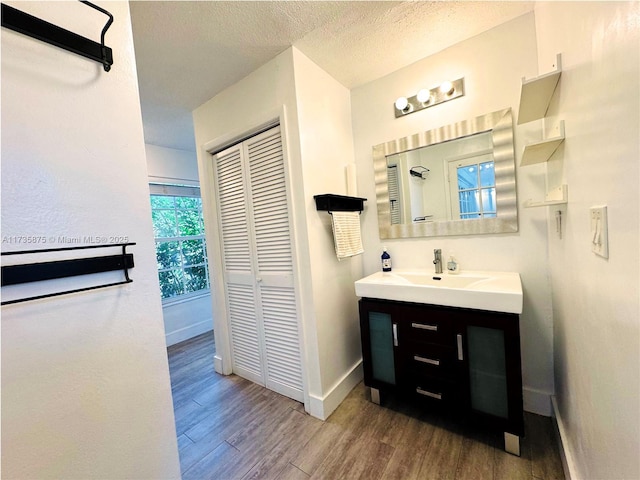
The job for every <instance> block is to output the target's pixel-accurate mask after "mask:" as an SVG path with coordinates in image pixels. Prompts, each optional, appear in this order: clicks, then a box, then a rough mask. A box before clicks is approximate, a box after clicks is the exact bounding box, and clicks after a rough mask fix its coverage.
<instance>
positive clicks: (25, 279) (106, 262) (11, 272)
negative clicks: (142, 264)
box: [0, 243, 135, 305]
mask: <svg viewBox="0 0 640 480" xmlns="http://www.w3.org/2000/svg"><path fill="white" fill-rule="evenodd" d="M129 245H135V243H115V244H109V245H89V246H79V247H64V248H47V249H42V250H24V251H17V252H2V253H1V254H0V255H2V256H7V255H28V254H41V253H50V252H64V251H70V250H86V249H92V248H109V247H122V253H120V254H117V255H105V256H98V257H88V258H73V259H67V260H55V261H49V262H37V263H26V264H19V265H3V266H2V280H1V283H2V286H3V287H5V286H9V285H19V284H23V283H30V282H40V281H44V280H55V279H59V278H67V277H74V276H78V275H90V274H94V273H103V272H112V271H118V270H122V272H123V274H124V280H123V281H121V282H115V283H108V284H103V285H94V286H90V287H83V288H77V289H74V290H65V291H63V292H54V293H47V294H43V295H36V296H31V297H25V298H19V299H16V300H7V301H2V302H0V304H1V305H11V304H14V303H21V302H27V301H30V300H40V299H42V298H49V297H57V296H59V295H66V294H69V293H78V292H85V291H88V290H95V289H98V288H105V287H113V286H115V285H124V284H126V283H131V282H133V280H131V279H130V278H129V269H130V268H133V267H134V262H133V254H132V253H127V247H128V246H129Z"/></svg>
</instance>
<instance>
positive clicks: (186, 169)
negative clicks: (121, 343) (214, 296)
mask: <svg viewBox="0 0 640 480" xmlns="http://www.w3.org/2000/svg"><path fill="white" fill-rule="evenodd" d="M145 151H146V154H147V170H148V171H149V182H150V183H168V184H175V185H193V186H199V185H200V182H199V180H198V157H197V156H196V153H195V152H189V151H186V150H178V149H175V148H166V147H160V146H158V145H151V144H149V143H147V144H145ZM162 315H163V318H164V331H165V337H166V342H167V346H170V345H175V344H176V343H180V342H183V341H185V340H188V339H189V338H192V337H195V336H196V335H200V334H201V333H205V332H209V331H211V330H212V329H213V314H212V308H211V295H208V294H207V295H201V296H198V297H195V298H190V299H180V300H178V301H173V302H165V303H164V304H163V306H162Z"/></svg>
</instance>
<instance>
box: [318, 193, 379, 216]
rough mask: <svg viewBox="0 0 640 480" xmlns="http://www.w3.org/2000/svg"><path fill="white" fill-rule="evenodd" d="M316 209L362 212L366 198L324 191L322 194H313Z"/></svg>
mask: <svg viewBox="0 0 640 480" xmlns="http://www.w3.org/2000/svg"><path fill="white" fill-rule="evenodd" d="M313 198H314V199H315V201H316V210H323V211H327V212H329V213H331V212H362V210H364V202H366V201H367V199H366V198H360V197H349V196H346V195H334V194H332V193H326V194H324V195H314V196H313Z"/></svg>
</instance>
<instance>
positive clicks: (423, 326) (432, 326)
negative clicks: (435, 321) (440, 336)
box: [411, 323, 438, 332]
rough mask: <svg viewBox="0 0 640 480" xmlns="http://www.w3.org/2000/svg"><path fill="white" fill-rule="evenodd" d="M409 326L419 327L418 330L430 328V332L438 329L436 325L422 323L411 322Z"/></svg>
mask: <svg viewBox="0 0 640 480" xmlns="http://www.w3.org/2000/svg"><path fill="white" fill-rule="evenodd" d="M411 326H412V327H413V328H419V329H420V330H431V331H432V332H437V331H438V326H437V325H425V324H423V323H412V324H411Z"/></svg>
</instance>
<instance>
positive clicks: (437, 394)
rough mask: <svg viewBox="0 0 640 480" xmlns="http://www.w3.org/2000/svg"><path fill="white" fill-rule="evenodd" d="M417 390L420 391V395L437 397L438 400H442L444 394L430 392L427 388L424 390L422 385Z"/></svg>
mask: <svg viewBox="0 0 640 480" xmlns="http://www.w3.org/2000/svg"><path fill="white" fill-rule="evenodd" d="M416 392H418V393H419V394H420V395H424V396H425V397H431V398H435V399H436V400H442V394H441V393H433V392H429V391H427V390H423V389H422V388H420V387H418V388H416Z"/></svg>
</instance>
